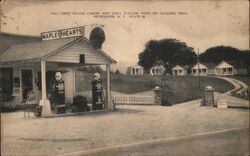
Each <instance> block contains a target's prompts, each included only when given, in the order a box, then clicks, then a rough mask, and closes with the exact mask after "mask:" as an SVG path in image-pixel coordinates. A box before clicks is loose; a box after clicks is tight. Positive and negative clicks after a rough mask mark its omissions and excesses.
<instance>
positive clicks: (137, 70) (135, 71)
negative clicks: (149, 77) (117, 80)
mask: <svg viewBox="0 0 250 156" xmlns="http://www.w3.org/2000/svg"><path fill="white" fill-rule="evenodd" d="M128 72H129V73H128V74H130V75H143V74H144V70H143V67H142V66H139V65H136V66H132V67H129V68H128Z"/></svg>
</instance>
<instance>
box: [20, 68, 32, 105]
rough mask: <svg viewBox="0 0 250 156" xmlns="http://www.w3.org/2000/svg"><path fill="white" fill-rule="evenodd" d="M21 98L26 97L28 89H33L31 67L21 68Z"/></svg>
mask: <svg viewBox="0 0 250 156" xmlns="http://www.w3.org/2000/svg"><path fill="white" fill-rule="evenodd" d="M21 76H22V97H23V98H22V99H23V100H26V99H27V94H28V92H29V91H32V90H33V75H32V70H31V69H22V70H21Z"/></svg>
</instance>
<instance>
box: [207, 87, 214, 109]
mask: <svg viewBox="0 0 250 156" xmlns="http://www.w3.org/2000/svg"><path fill="white" fill-rule="evenodd" d="M205 106H209V107H214V90H213V88H212V87H211V86H207V87H206V89H205Z"/></svg>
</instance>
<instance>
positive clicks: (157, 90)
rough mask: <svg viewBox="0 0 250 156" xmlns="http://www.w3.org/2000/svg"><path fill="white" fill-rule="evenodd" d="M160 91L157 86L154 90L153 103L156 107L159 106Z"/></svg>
mask: <svg viewBox="0 0 250 156" xmlns="http://www.w3.org/2000/svg"><path fill="white" fill-rule="evenodd" d="M161 97H162V89H161V88H160V87H159V86H156V87H155V88H154V103H155V104H156V105H161V104H162V102H161Z"/></svg>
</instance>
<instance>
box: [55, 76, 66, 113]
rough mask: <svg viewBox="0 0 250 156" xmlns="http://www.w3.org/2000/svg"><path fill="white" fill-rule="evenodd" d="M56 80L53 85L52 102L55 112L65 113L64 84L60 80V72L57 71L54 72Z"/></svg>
mask: <svg viewBox="0 0 250 156" xmlns="http://www.w3.org/2000/svg"><path fill="white" fill-rule="evenodd" d="M55 77H56V80H55V82H54V85H53V95H54V102H55V106H56V112H57V113H65V112H66V105H65V84H64V81H63V80H62V74H61V73H60V72H57V73H56V74H55Z"/></svg>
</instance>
